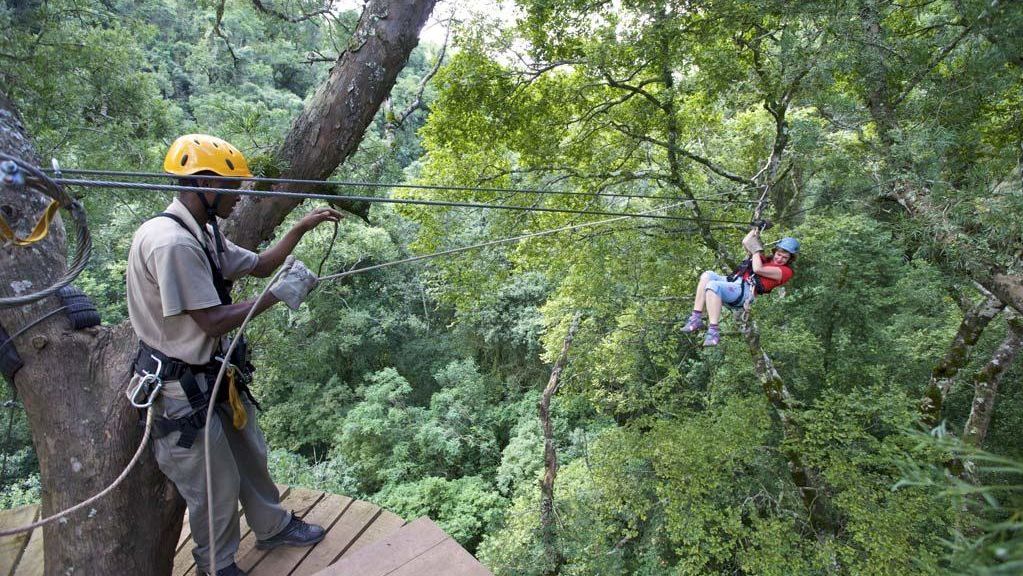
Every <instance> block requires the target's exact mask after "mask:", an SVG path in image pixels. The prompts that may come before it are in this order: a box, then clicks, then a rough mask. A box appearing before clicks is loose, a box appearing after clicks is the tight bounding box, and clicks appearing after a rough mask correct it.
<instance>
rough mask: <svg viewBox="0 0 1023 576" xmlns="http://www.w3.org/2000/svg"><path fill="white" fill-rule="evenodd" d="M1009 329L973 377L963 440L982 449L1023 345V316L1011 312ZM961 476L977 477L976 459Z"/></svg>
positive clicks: (973, 478)
mask: <svg viewBox="0 0 1023 576" xmlns="http://www.w3.org/2000/svg"><path fill="white" fill-rule="evenodd" d="M1008 328H1009V333H1008V334H1007V335H1006V336H1005V340H1003V341H1002V343H1001V345H999V346H998V348H997V349H996V350H995V352H994V354H992V355H991V360H989V361H988V363H987V364H985V365H984V367H983V368H981V370H980V372H978V373H977V375H976V376H974V378H973V402H972V403H971V404H970V417H969V419H968V420H967V421H966V425H965V426H964V427H963V441H964V442H966V443H967V444H971V445H973V446H977V447H978V448H979V447H981V446H983V445H984V439H985V438H987V434H988V431H989V430H990V427H991V417H992V416H993V415H994V410H995V396H997V394H998V386H999V384H1000V383H1001V381H1002V377H1003V376H1004V375H1005V373H1006V371H1008V369H1009V367H1011V366H1012V363H1013V362H1014V361H1015V360H1016V357H1017V356H1018V355H1019V350H1020V347H1021V346H1023V319H1021V318H1020V317H1019V316H1018V315H1016V314H1011V315H1010V316H1009V321H1008ZM960 476H961V477H962V478H963V479H965V480H968V481H975V480H976V477H975V468H974V466H973V463H972V462H969V461H967V462H964V463H963V468H962V473H961V474H960Z"/></svg>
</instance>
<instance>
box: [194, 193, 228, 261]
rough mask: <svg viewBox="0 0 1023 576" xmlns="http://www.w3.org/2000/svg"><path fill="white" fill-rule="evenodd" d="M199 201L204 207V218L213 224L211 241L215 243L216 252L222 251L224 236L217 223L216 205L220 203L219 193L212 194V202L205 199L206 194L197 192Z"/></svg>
mask: <svg viewBox="0 0 1023 576" xmlns="http://www.w3.org/2000/svg"><path fill="white" fill-rule="evenodd" d="M199 201H200V202H202V206H203V208H205V209H206V220H208V221H209V223H210V224H212V225H213V241H214V242H216V244H217V253H218V254H219V253H223V252H224V236H223V235H222V234H221V233H220V225H219V224H218V223H217V206H219V205H220V194H214V195H213V204H210V203H209V201H208V200H206V194H203V193H200V194H199Z"/></svg>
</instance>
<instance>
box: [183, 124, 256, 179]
mask: <svg viewBox="0 0 1023 576" xmlns="http://www.w3.org/2000/svg"><path fill="white" fill-rule="evenodd" d="M163 170H164V172H169V173H171V174H177V175H179V176H190V175H192V174H195V173H196V172H202V171H204V170H209V171H210V172H213V173H215V174H217V175H219V176H239V177H245V176H252V172H250V171H249V164H248V162H246V161H245V156H242V153H241V152H239V151H238V149H237V148H235V147H234V146H231V144H229V143H228V142H227V141H226V140H221V139H220V138H217V137H216V136H208V135H206V134H185V135H184V136H181V137H180V138H178V139H177V140H175V141H174V143H173V144H171V146H170V149H169V150H167V156H166V157H165V158H164V159H163Z"/></svg>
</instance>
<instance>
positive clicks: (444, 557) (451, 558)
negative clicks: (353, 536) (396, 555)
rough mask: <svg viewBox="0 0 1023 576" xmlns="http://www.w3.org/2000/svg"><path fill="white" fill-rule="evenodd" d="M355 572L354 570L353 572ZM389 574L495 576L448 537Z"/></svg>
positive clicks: (399, 575)
mask: <svg viewBox="0 0 1023 576" xmlns="http://www.w3.org/2000/svg"><path fill="white" fill-rule="evenodd" d="M352 574H354V572H353V573H352ZM387 576H494V575H493V574H492V573H491V572H490V570H487V569H486V568H485V567H484V566H483V565H482V564H480V563H479V560H476V559H475V558H473V557H472V554H469V553H468V552H466V550H465V548H462V547H461V546H459V544H458V542H455V541H454V540H452V539H451V537H448V539H447V540H444V541H443V542H441V543H440V544H438V545H437V546H434V547H433V548H431V549H430V550H428V551H427V552H426V553H424V554H422V555H420V556H418V557H416V558H415V559H414V560H412V561H410V562H409V563H407V564H405V565H404V566H402V567H400V568H398V569H397V570H393V571H391V572H387Z"/></svg>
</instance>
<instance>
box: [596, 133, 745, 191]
mask: <svg viewBox="0 0 1023 576" xmlns="http://www.w3.org/2000/svg"><path fill="white" fill-rule="evenodd" d="M611 126H612V127H613V128H614V129H615V130H618V131H619V132H621V133H622V134H625V135H626V136H628V137H630V138H635V139H636V140H642V141H643V142H649V143H651V144H653V145H655V146H660V147H661V148H664V149H665V150H669V151H672V152H675V153H677V154H679V155H681V156H683V157H685V158H688V159H690V160H692V161H694V162H696V163H697V164H700V165H702V166H704V167H706V168H707V169H708V170H710V171H711V172H713V173H715V174H717V175H718V176H721V177H723V178H727V179H728V180H731V181H733V182H738V183H739V184H742V185H744V186H756V182H753V181H752V180H750V179H748V178H744V177H743V176H739V175H738V174H735V173H733V172H729V171H728V170H726V169H724V168H722V167H721V166H718V165H717V164H716V163H714V161H712V160H710V159H708V158H704V157H703V156H700V155H699V154H694V153H693V152H690V151H689V150H686V149H685V148H682V147H681V146H678V145H674V146H673V145H671V144H670V143H668V142H666V141H664V140H660V139H658V138H654V137H653V136H650V135H648V134H639V133H637V132H636V131H634V130H632V129H631V128H629V127H628V126H626V125H624V124H621V123H618V122H611Z"/></svg>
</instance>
